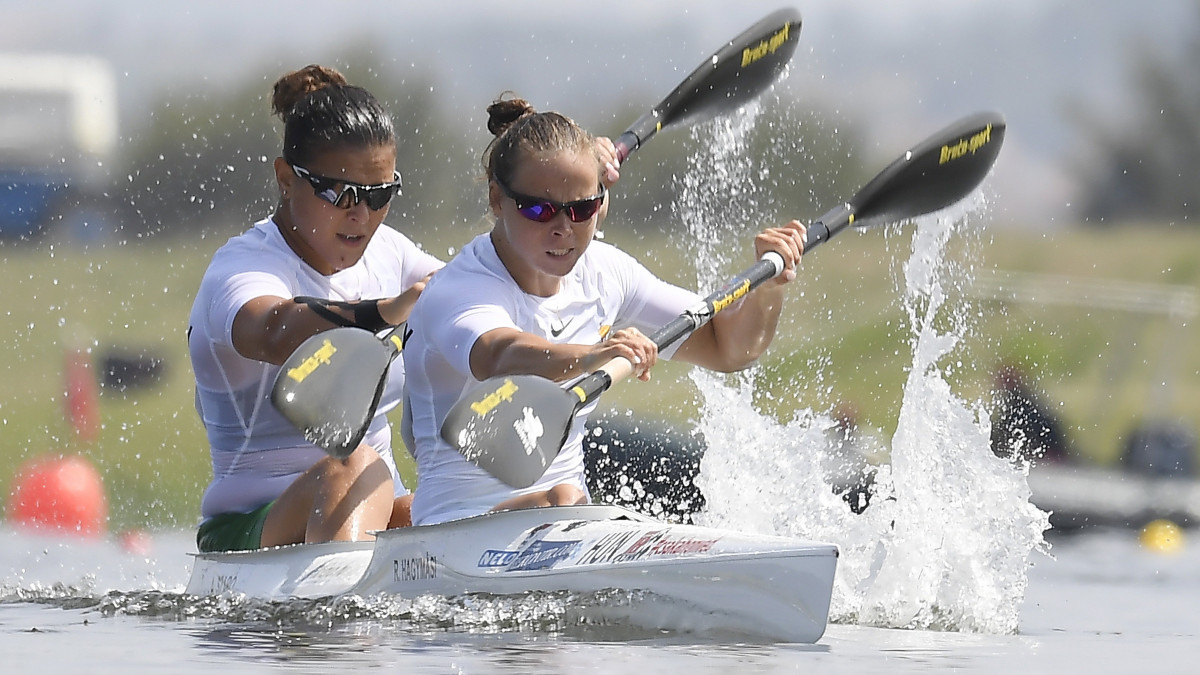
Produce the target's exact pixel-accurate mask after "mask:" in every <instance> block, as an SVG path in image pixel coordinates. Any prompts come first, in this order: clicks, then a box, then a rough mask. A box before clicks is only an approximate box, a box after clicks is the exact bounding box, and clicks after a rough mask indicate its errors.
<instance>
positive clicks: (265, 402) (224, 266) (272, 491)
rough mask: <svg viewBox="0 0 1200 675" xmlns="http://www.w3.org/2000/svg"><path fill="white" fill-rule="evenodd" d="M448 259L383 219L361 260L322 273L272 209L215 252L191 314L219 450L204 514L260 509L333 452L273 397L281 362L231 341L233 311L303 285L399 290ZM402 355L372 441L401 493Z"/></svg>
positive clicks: (213, 441) (355, 293)
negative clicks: (395, 433) (246, 352)
mask: <svg viewBox="0 0 1200 675" xmlns="http://www.w3.org/2000/svg"><path fill="white" fill-rule="evenodd" d="M441 266H442V263H441V261H439V260H438V259H437V258H434V257H433V256H431V255H429V254H428V253H425V252H424V251H422V250H420V249H419V248H417V246H416V244H414V243H413V242H412V241H410V240H409V239H408V238H407V237H405V236H404V235H402V234H400V233H399V232H397V231H396V230H393V229H391V228H390V227H387V226H386V225H381V226H380V227H379V229H378V230H376V232H375V235H374V236H373V237H372V238H371V241H370V243H369V244H367V249H366V252H365V253H364V254H363V257H362V259H361V260H359V261H358V263H357V264H355V265H354V266H353V267H350V268H347V269H344V270H341V271H339V272H336V273H334V274H332V275H330V276H325V275H322V274H321V273H319V272H317V271H316V270H314V269H313V268H312V267H310V266H309V265H308V264H307V263H305V262H304V261H303V260H301V259H300V257H299V256H297V255H296V253H295V252H294V251H292V249H291V247H289V246H288V245H287V242H285V241H284V239H283V236H282V235H281V234H280V233H279V228H278V227H277V226H276V225H275V222H274V221H273V220H271V219H270V218H268V219H266V220H262V221H260V222H258V223H255V224H254V227H252V228H251V229H250V230H248V231H246V232H245V233H243V234H241V235H238V236H236V237H233V238H231V239H230V240H229V241H228V242H227V243H226V244H225V245H224V246H222V247H221V248H220V249H218V250H217V252H216V254H214V255H213V259H212V262H211V263H210V264H209V266H208V270H207V271H206V272H205V273H204V279H203V280H202V281H201V282H200V289H199V291H197V293H196V301H195V303H194V304H193V305H192V313H191V317H190V319H189V322H188V349H189V351H190V353H191V360H192V370H193V372H194V373H195V375H196V411H197V412H198V413H199V414H200V419H201V421H202V422H203V423H204V428H205V430H206V431H207V434H208V442H209V445H210V447H211V451H212V465H213V480H212V483H210V484H209V486H208V489H207V490H205V492H204V498H203V500H202V501H201V505H200V511H201V515H202V517H203V518H206V519H207V518H211V517H212V516H214V515H217V514H219V513H229V512H238V513H245V512H249V511H252V510H254V509H256V508H258V507H259V506H262V505H263V504H266V503H268V502H270V501H272V500H274V499H276V498H277V497H279V495H280V494H281V493H282V492H283V491H284V489H285V488H287V486H288V485H291V483H292V481H294V480H295V479H296V478H297V477H299V475H300V474H301V473H303V472H304V471H306V470H307V469H308V468H309V467H310V466H312V465H313V464H314V463H316V462H317V460H319V459H321V458H322V457H324V456H325V453H324V451H323V450H321V449H320V448H318V447H317V446H315V445H313V444H312V443H309V442H308V441H306V440H305V439H304V436H303V435H302V434H301V433H300V431H299V430H297V429H296V428H295V426H293V425H292V423H291V422H289V421H288V420H287V418H285V417H284V416H283V415H282V414H280V413H279V411H278V410H276V409H275V406H274V405H272V404H271V400H270V395H271V387H272V386H273V385H274V383H275V376H276V374H277V373H278V372H279V366H276V365H273V364H270V363H266V362H264V361H255V360H253V359H247V358H245V357H243V356H241V355H240V354H238V353H237V350H235V349H234V347H233V338H232V331H233V319H234V317H235V316H236V315H237V313H238V310H240V309H241V308H242V306H243V305H245V304H246V303H247V302H249V301H250V300H252V299H254V298H257V297H261V296H278V297H281V298H293V297H296V296H298V295H307V296H314V297H319V298H327V299H331V300H343V301H353V300H364V299H374V298H386V297H392V296H395V295H398V294H399V293H401V292H402V291H404V290H405V289H407V288H409V287H410V286H412V285H413V284H414V283H416V282H417V281H420V280H421V279H423V278H424V277H425V275H427V274H429V273H430V272H432V271H433V270H435V269H438V268H439V267H441ZM403 384H404V365H403V363H402V361H401V360H400V359H396V360H395V361H393V362H392V366H391V368H390V370H389V377H388V384H387V386H386V388H385V390H384V394H383V397H382V398H381V400H380V404H379V410H378V412H377V413H376V415H375V418H374V419H373V420H372V422H371V426H370V429H369V430H368V432H367V435H366V437H365V438H364V439H363V440H364V442H366V443H368V444H369V445H371V447H373V448H375V449H376V450H377V451H378V452H379V454H380V455H381V456H382V457H383V459H384V461H385V462H387V464H388V467H389V468H390V469H391V473H392V481H393V485H394V486H395V492H396V495H397V496H400V495H404V494H407V493H408V490H407V489H406V488H405V487H404V485H403V484H402V483H401V482H400V477H399V475H398V474H397V472H396V463H395V460H394V459H393V457H392V446H391V442H392V433H391V427H390V426H389V424H388V420H387V413H388V411H390V410H392V409H393V408H395V407H396V405H397V403H398V402H399V400H400V397H401V395H402V391H403Z"/></svg>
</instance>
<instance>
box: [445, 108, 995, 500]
mask: <svg viewBox="0 0 1200 675" xmlns="http://www.w3.org/2000/svg"><path fill="white" fill-rule="evenodd" d="M1004 131H1005V124H1004V119H1003V118H1002V117H1001V116H1000V115H998V114H994V113H982V114H977V115H973V116H971V117H967V118H965V119H963V120H960V121H959V122H957V123H955V124H953V125H951V126H949V127H947V128H945V129H943V130H942V131H939V132H938V133H936V134H934V135H933V136H931V137H930V138H928V139H927V140H925V141H924V142H922V143H920V144H919V145H917V146H916V147H914V148H912V149H911V150H909V151H907V152H905V153H904V155H902V156H901V157H900V158H899V159H897V160H896V161H895V162H893V163H892V164H890V165H889V166H888V167H887V168H886V169H884V170H883V171H882V172H881V173H880V174H879V175H878V176H876V177H875V178H874V179H872V180H871V181H870V182H868V183H867V184H866V185H865V186H863V188H862V189H861V190H859V191H858V192H857V193H856V194H855V195H854V196H853V197H852V198H851V199H850V201H848V202H846V203H844V204H841V205H839V206H838V207H836V208H834V209H832V210H830V211H829V212H828V213H826V214H825V215H823V216H821V217H820V218H819V219H818V220H817V221H816V222H814V223H812V224H811V225H809V226H808V234H807V236H806V238H805V244H804V252H805V254H809V253H811V252H812V250H813V249H814V248H816V247H817V246H819V245H820V244H821V243H823V242H825V241H828V240H829V239H830V238H831V237H833V236H834V235H835V234H837V233H838V232H841V231H842V230H844V229H845V228H847V227H851V226H853V227H871V226H873V225H879V224H883V223H890V222H901V221H904V220H909V219H911V218H914V217H916V216H920V215H924V214H927V213H931V212H933V211H937V210H940V209H943V208H946V207H947V206H950V205H952V204H954V203H955V202H958V201H959V200H961V199H962V198H963V197H966V196H967V195H968V194H969V193H970V192H971V191H973V190H974V189H975V188H976V187H977V186H978V185H979V184H980V182H982V181H983V178H984V177H985V176H986V175H987V173H988V171H989V170H990V169H991V167H992V165H993V163H995V161H996V156H997V154H998V153H999V152H1000V145H1001V144H1002V143H1003V140H1004ZM782 270H783V259H782V258H781V257H780V256H779V255H778V254H776V253H773V252H772V253H767V254H766V255H764V256H763V257H762V259H760V260H759V261H758V262H756V263H755V264H754V265H753V266H751V267H750V268H749V269H747V270H746V271H744V272H742V273H741V274H738V275H737V276H735V277H733V278H732V279H730V280H729V281H728V282H726V283H725V285H724V286H722V287H721V288H720V289H719V290H717V291H716V292H714V293H713V294H712V295H709V296H708V297H707V298H705V299H704V301H703V306H702V307H699V308H698V309H691V310H688V311H686V312H684V313H683V314H680V315H679V316H678V317H676V318H675V319H674V320H672V321H671V322H670V323H668V324H667V325H665V326H663V327H662V328H660V329H659V330H658V331H656V332H655V333H654V334H653V335H651V336H650V338H651V339H652V340H653V341H654V342H655V344H657V345H658V348H659V349H660V350H661V349H664V348H666V347H668V346H670V345H672V344H674V343H675V342H677V341H678V340H680V339H682V338H686V337H687V336H688V335H691V334H692V332H694V331H695V330H696V329H698V328H700V327H701V326H703V325H704V324H706V323H708V321H709V320H711V319H712V317H713V316H714V315H715V314H716V313H717V312H720V311H721V310H723V309H725V308H726V307H728V306H729V305H731V304H733V303H734V302H735V301H736V300H737V299H738V298H740V297H742V296H743V295H745V294H747V293H749V292H750V291H751V290H753V289H754V288H756V287H758V286H759V285H760V284H762V283H763V282H764V281H767V280H768V279H771V278H772V277H774V276H776V275H777V274H779V273H780V272H781V271H782ZM633 370H634V367H633V364H632V363H630V362H629V361H627V360H626V359H624V358H616V359H613V360H612V361H609V362H608V363H607V364H605V365H604V366H601V367H600V368H599V369H598V370H596V371H595V372H592V373H589V374H587V375H585V376H584V377H583V378H582V379H580V380H578V381H577V382H576V383H574V384H573V385H571V386H570V387H569V388H564V387H563V386H562V385H560V384H559V383H556V382H553V381H551V380H548V379H545V378H542V377H538V376H535V375H509V376H499V377H493V378H489V379H488V380H486V381H484V382H481V383H480V384H478V385H477V386H476V387H474V388H472V389H471V390H470V391H468V392H467V393H466V394H464V395H463V397H462V398H461V399H460V400H459V402H458V403H456V404H455V405H454V407H453V408H452V409H451V411H450V413H449V414H448V415H447V416H446V419H445V421H444V422H443V423H442V429H441V435H442V438H443V439H444V440H445V441H446V442H447V443H449V444H450V445H451V446H453V447H454V448H455V449H457V450H458V451H459V452H461V453H462V454H463V456H464V457H466V458H467V460H469V461H471V462H473V463H475V464H476V465H478V466H479V467H480V468H482V469H484V470H485V471H487V472H488V473H490V474H492V475H493V476H495V477H496V478H499V479H500V480H502V481H504V482H505V483H507V484H509V485H511V486H513V487H516V488H523V487H528V486H530V485H532V484H533V483H535V482H536V481H537V480H538V478H540V477H541V476H542V474H543V473H545V471H546V468H547V467H548V466H549V465H550V463H551V462H552V461H554V457H555V456H556V455H557V454H558V451H559V450H560V449H561V448H562V445H563V443H564V442H565V441H566V438H567V434H568V432H569V431H570V427H571V421H572V420H573V419H574V417H575V415H576V413H578V411H579V410H580V409H581V408H582V407H583V406H585V405H587V404H588V403H590V402H592V401H594V400H595V399H596V398H597V397H598V396H599V395H600V394H602V393H603V392H604V391H606V390H607V389H608V388H609V387H610V386H612V384H613V383H614V382H618V381H620V380H622V379H624V378H625V377H628V376H629V375H630V374H632V373H633Z"/></svg>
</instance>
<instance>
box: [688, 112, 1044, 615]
mask: <svg viewBox="0 0 1200 675" xmlns="http://www.w3.org/2000/svg"><path fill="white" fill-rule="evenodd" d="M753 121H754V119H753V116H752V115H747V116H741V117H735V118H734V119H733V120H731V121H730V122H729V123H726V124H723V125H715V130H710V132H711V134H712V136H713V137H712V138H711V139H709V142H707V143H705V144H702V146H703V148H704V149H703V150H701V151H700V152H699V153H698V156H697V159H696V162H695V166H694V168H695V170H694V171H693V172H692V174H693V175H690V176H689V177H688V178H687V179H686V180H684V181H683V184H682V186H681V187H682V189H681V191H680V197H679V201H678V202H677V210H679V211H680V212H681V213H682V215H683V220H684V221H685V223H686V224H687V227H688V228H689V233H690V234H691V235H692V237H691V242H692V243H691V245H692V246H694V247H697V248H698V250H697V251H696V253H697V257H698V258H699V259H701V260H715V261H719V262H724V260H725V258H724V256H722V255H721V254H720V253H719V251H724V250H727V249H728V248H730V244H729V242H730V241H738V242H741V241H743V240H744V239H745V238H746V237H745V233H743V232H741V231H731V228H729V227H727V226H726V225H725V223H723V222H713V221H714V217H715V214H721V213H727V212H729V210H730V209H728V208H721V209H714V208H712V204H713V202H714V197H713V195H712V193H713V192H715V191H717V190H719V189H720V187H713V186H721V185H726V186H728V185H729V184H730V182H735V181H738V180H739V179H740V177H741V176H743V175H744V172H745V171H746V170H747V169H745V168H744V167H745V166H746V162H745V160H743V159H741V158H740V156H741V155H742V152H743V150H744V147H743V146H744V139H745V138H746V134H747V133H748V131H749V128H750V127H751V126H752V125H753ZM722 199H724V200H725V201H724V203H725V204H726V205H728V204H729V202H730V201H732V202H734V203H735V204H736V205H737V208H736V209H735V210H736V211H738V212H742V213H752V212H753V211H754V205H753V203H752V202H753V194H751V193H748V192H745V191H739V190H734V191H732V192H726V193H725V194H724V196H723V197H722ZM741 202H747V203H745V204H743V203H741ZM984 206H985V204H984V201H983V197H982V193H981V192H977V193H976V194H975V195H973V197H971V198H969V199H968V200H966V201H965V202H964V203H963V204H960V205H959V206H956V207H953V208H951V209H947V210H946V211H943V212H940V213H937V214H933V215H931V216H927V217H924V218H921V219H919V220H918V221H917V222H916V223H915V225H916V232H915V234H914V236H913V240H912V250H911V255H910V256H909V258H908V260H907V261H906V262H905V263H904V265H903V268H904V273H903V279H902V280H901V281H902V285H898V288H897V289H896V290H897V294H898V295H899V296H900V302H901V304H902V305H903V307H904V309H905V312H906V315H907V318H908V324H909V326H908V327H909V332H910V337H909V344H908V349H909V351H910V352H911V355H912V361H911V365H910V367H909V369H908V373H909V375H908V378H907V382H906V383H905V386H904V396H903V401H902V404H901V409H900V413H899V418H898V420H897V424H896V433H895V435H894V437H893V438H892V442H891V451H890V463H885V464H883V465H881V466H879V467H878V468H877V470H875V471H874V473H872V474H871V475H870V479H871V482H870V488H869V494H868V497H869V502H870V505H869V506H868V507H867V508H865V510H863V509H852V508H851V505H852V504H851V501H850V500H847V499H843V498H842V497H841V496H839V494H837V492H838V491H839V488H838V486H839V480H840V477H839V472H838V470H837V467H836V466H834V465H833V464H831V462H830V461H829V456H830V451H831V447H833V445H832V444H831V440H830V438H831V431H834V430H836V428H837V426H836V421H835V420H833V419H832V418H831V417H830V416H829V415H826V414H824V413H819V412H816V411H813V410H800V411H798V412H797V413H796V414H795V415H794V417H793V419H791V420H789V421H787V422H784V423H780V422H777V421H775V420H774V419H772V418H770V417H768V416H766V415H763V414H762V413H760V412H759V411H758V410H757V409H756V408H755V407H754V404H753V401H754V399H755V394H756V387H755V383H756V380H757V378H758V371H757V369H751V370H749V371H746V372H744V373H740V374H738V375H735V376H716V375H713V374H710V373H706V372H703V371H699V370H696V371H694V372H693V373H692V375H691V377H692V379H693V381H694V382H695V383H696V385H697V387H698V389H699V390H700V392H701V395H702V407H701V411H700V415H699V419H700V422H699V426H700V431H701V433H703V435H704V437H705V438H706V439H707V445H708V450H707V452H706V454H705V456H704V459H703V462H702V465H701V475H700V477H699V480H698V481H697V482H698V484H699V485H700V487H701V489H702V490H703V492H704V494H705V497H706V499H707V507H706V509H705V511H704V512H703V513H701V514H699V516H698V518H697V520H698V521H700V522H701V524H705V525H711V526H715V527H727V528H733V529H739V530H749V531H755V532H763V533H776V534H785V535H791V536H797V537H802V538H807V539H814V540H821V541H832V542H834V543H836V544H838V545H839V547H840V548H841V553H842V555H841V558H840V560H839V563H838V565H839V567H838V575H837V579H836V581H835V587H834V596H833V606H832V608H831V619H832V620H833V621H837V622H853V623H860V624H864V625H872V626H881V627H895V628H926V629H937V630H959V631H979V632H990V633H1012V632H1015V631H1016V630H1017V627H1018V618H1019V611H1020V607H1021V604H1022V602H1023V600H1024V594H1025V588H1026V583H1027V576H1026V575H1027V570H1028V567H1029V558H1030V555H1031V554H1032V553H1034V552H1038V551H1044V550H1045V549H1046V544H1045V541H1044V539H1043V532H1044V531H1045V530H1046V529H1047V528H1048V527H1049V522H1048V514H1046V513H1044V512H1042V511H1041V510H1039V509H1037V508H1036V507H1035V506H1033V505H1032V504H1031V503H1030V502H1029V497H1030V490H1029V486H1028V483H1027V480H1026V474H1027V470H1028V468H1027V467H1026V466H1022V465H1020V464H1014V463H1012V462H1009V461H1006V460H1003V459H1000V458H998V457H996V456H995V455H994V454H993V453H992V451H991V445H990V420H989V416H988V414H987V411H986V409H985V407H984V405H983V403H982V402H974V403H971V402H968V401H966V400H964V399H963V398H961V397H960V396H959V395H957V394H956V393H955V392H954V391H953V388H952V387H951V385H950V383H949V381H948V379H947V372H946V368H945V366H943V365H942V364H943V363H945V362H946V361H947V357H948V356H950V355H952V354H954V353H955V350H956V349H958V348H959V347H960V343H961V340H962V338H963V337H964V336H965V335H967V334H968V333H969V332H970V330H971V329H972V325H971V322H970V316H971V312H970V311H969V309H970V308H969V307H967V306H965V305H963V304H961V303H959V304H955V303H954V302H951V301H950V296H952V295H954V297H959V295H960V294H953V293H951V292H948V291H953V290H954V288H953V285H952V284H950V283H948V280H957V281H958V282H960V283H966V282H967V281H968V280H969V278H970V276H971V274H972V269H971V263H970V262H969V261H955V260H952V259H951V258H950V256H949V255H948V254H947V245H948V243H949V242H950V241H951V240H952V239H953V235H954V234H955V232H956V231H957V230H958V228H960V227H962V226H965V225H966V224H967V223H968V221H969V217H968V216H969V215H970V214H972V213H974V212H977V211H978V210H980V209H981V208H982V207H984ZM848 243H849V244H853V242H848ZM740 246H744V244H738V247H739V248H737V249H736V250H739V251H740ZM719 269H720V266H719V265H717V264H710V265H707V266H703V267H702V268H701V269H700V271H699V274H700V280H699V281H700V284H701V287H707V286H710V285H712V284H713V283H715V281H716V280H718V277H719ZM964 367H968V368H969V367H970V366H969V365H968V366H964ZM856 511H862V512H861V513H856Z"/></svg>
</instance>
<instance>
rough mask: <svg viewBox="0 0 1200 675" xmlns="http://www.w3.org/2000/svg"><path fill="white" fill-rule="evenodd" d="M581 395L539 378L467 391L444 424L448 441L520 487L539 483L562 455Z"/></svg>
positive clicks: (496, 380) (495, 381)
mask: <svg viewBox="0 0 1200 675" xmlns="http://www.w3.org/2000/svg"><path fill="white" fill-rule="evenodd" d="M579 404H580V399H579V397H578V396H575V395H573V394H571V393H570V392H568V391H566V390H564V389H563V388H562V387H560V386H558V385H557V384H555V383H554V382H552V381H550V380H547V379H545V378H542V377H537V376H536V375H513V376H510V377H493V378H491V379H489V380H486V381H484V382H482V383H480V384H479V386H477V387H475V388H474V389H472V390H471V391H469V392H467V393H466V394H465V395H464V396H463V397H462V398H461V399H459V401H458V403H456V404H454V407H453V408H452V409H451V410H450V413H449V414H448V415H446V419H445V420H444V421H443V422H442V439H444V440H445V441H446V442H447V443H449V444H450V445H451V446H453V447H454V449H456V450H458V451H459V452H461V453H462V455H463V457H465V458H466V459H467V461H469V462H471V463H473V464H475V465H476V466H478V467H479V468H481V469H483V470H484V471H487V472H488V473H489V474H491V475H493V476H495V477H496V478H499V479H500V480H502V481H504V482H505V483H506V484H508V485H510V486H512V487H515V488H525V487H529V486H530V485H533V484H534V483H536V482H537V480H538V479H539V478H541V477H542V474H544V473H546V468H547V467H549V466H550V463H551V462H553V461H554V458H555V457H557V456H558V451H559V450H560V449H562V446H563V443H564V442H566V440H567V433H568V431H569V430H570V428H571V418H572V417H573V416H574V415H575V409H576V408H577V407H578V406H579Z"/></svg>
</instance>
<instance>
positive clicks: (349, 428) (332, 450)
mask: <svg viewBox="0 0 1200 675" xmlns="http://www.w3.org/2000/svg"><path fill="white" fill-rule="evenodd" d="M404 326H405V324H400V325H399V326H396V327H395V328H393V329H391V330H389V331H387V332H386V333H384V334H383V335H382V336H376V335H375V334H374V333H372V332H370V331H367V330H363V329H361V328H334V329H332V330H327V331H324V332H321V333H317V334H316V335H314V336H312V337H310V338H308V339H307V340H305V341H304V342H302V343H301V344H300V346H299V347H297V348H296V351H294V352H292V355H291V356H289V357H288V358H287V360H286V361H284V362H283V365H282V366H281V367H280V369H279V374H278V375H276V376H275V386H274V387H273V388H272V389H271V402H272V403H273V404H275V408H276V409H278V410H279V412H281V413H283V416H284V417H286V418H287V419H288V420H289V421H290V422H291V423H292V424H294V425H295V426H296V428H297V429H299V430H300V431H301V432H303V433H304V438H306V439H307V440H308V441H309V442H310V443H312V444H313V445H316V446H317V447H319V448H321V449H323V450H325V452H327V453H329V454H330V455H333V456H334V457H337V458H338V459H344V458H346V457H348V456H350V453H352V452H354V449H355V448H357V447H358V444H359V443H361V442H362V439H363V437H364V436H366V434H367V429H368V427H370V426H371V418H373V417H374V416H375V410H376V408H378V406H379V398H380V397H381V396H382V395H383V387H384V385H385V384H386V383H387V371H388V367H389V366H390V365H391V363H392V360H393V359H395V358H396V356H397V355H399V354H400V350H401V348H402V346H403V343H402V342H401V336H402V335H403V332H404Z"/></svg>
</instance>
